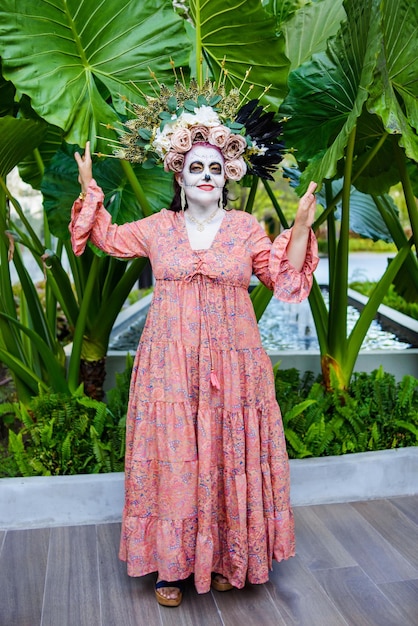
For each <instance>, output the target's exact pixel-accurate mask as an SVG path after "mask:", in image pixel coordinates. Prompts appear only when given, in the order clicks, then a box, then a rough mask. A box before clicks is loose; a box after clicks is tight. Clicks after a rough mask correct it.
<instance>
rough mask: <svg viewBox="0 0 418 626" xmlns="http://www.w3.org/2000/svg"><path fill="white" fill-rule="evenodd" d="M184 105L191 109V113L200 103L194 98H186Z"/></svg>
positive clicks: (187, 109)
mask: <svg viewBox="0 0 418 626" xmlns="http://www.w3.org/2000/svg"><path fill="white" fill-rule="evenodd" d="M183 106H184V108H185V109H186V111H190V112H191V113H194V110H195V109H197V108H198V106H199V105H198V104H197V102H194V101H193V100H185V101H184V102H183Z"/></svg>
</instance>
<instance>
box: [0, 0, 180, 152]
mask: <svg viewBox="0 0 418 626" xmlns="http://www.w3.org/2000/svg"><path fill="white" fill-rule="evenodd" d="M0 24H1V25H2V26H1V38H0V56H1V57H2V63H3V75H4V77H5V78H6V79H8V80H11V81H12V82H13V84H14V85H15V87H16V88H17V90H18V91H20V92H22V93H26V94H27V95H28V96H29V97H30V99H31V103H32V107H33V108H34V110H35V111H36V112H37V113H38V115H40V116H41V117H42V118H44V119H45V120H46V121H47V122H48V123H49V124H52V125H53V126H58V127H59V128H61V129H63V131H64V133H65V137H66V140H67V141H68V142H71V143H73V144H78V145H81V146H84V145H85V142H86V140H87V139H91V140H92V142H93V146H92V147H93V148H94V147H95V142H96V135H106V136H114V131H112V130H111V128H106V126H102V125H103V124H110V126H112V125H114V124H115V123H117V122H118V116H117V113H116V111H118V112H119V113H123V112H124V110H125V100H126V99H128V100H135V99H138V89H137V88H140V89H141V91H142V92H144V93H149V94H152V93H153V87H152V86H150V84H149V83H150V69H151V70H152V72H154V73H155V75H156V77H157V78H158V80H160V81H164V80H165V78H167V79H172V77H173V73H172V69H171V65H170V58H173V60H174V62H175V64H176V65H177V66H180V65H185V64H187V60H188V55H189V50H190V44H189V42H188V39H187V37H186V35H185V30H184V21H183V20H182V19H181V18H180V17H178V16H177V15H176V13H175V12H174V11H173V7H172V3H171V2H169V1H168V0H142V1H141V2H133V1H131V0H120V1H119V2H118V3H114V2H106V3H100V4H97V5H92V3H91V2H89V1H88V0H68V2H66V3H65V4H63V2H62V0H25V2H21V3H16V2H15V0H3V1H2V3H1V7H0ZM112 105H113V106H112Z"/></svg>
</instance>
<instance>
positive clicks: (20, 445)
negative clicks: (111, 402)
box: [2, 389, 125, 476]
mask: <svg viewBox="0 0 418 626" xmlns="http://www.w3.org/2000/svg"><path fill="white" fill-rule="evenodd" d="M15 413H16V417H17V418H18V420H19V421H20V428H19V429H15V430H17V432H15V430H12V429H9V453H10V458H11V459H12V461H10V462H13V463H14V464H15V465H16V467H17V468H18V472H17V474H18V475H21V476H55V475H66V474H68V475H69V474H88V473H101V472H112V471H122V470H123V460H124V453H125V445H124V440H125V421H124V420H123V419H117V418H115V417H114V415H113V414H112V413H111V411H110V410H109V409H108V407H107V406H106V404H105V403H103V402H99V401H97V400H93V399H91V398H88V397H86V396H84V395H83V394H82V391H81V390H80V389H79V390H77V391H76V392H75V393H74V394H72V395H68V394H59V393H49V392H41V393H40V395H38V396H37V397H35V398H33V399H32V402H31V403H30V405H28V406H25V405H24V404H23V403H19V404H18V403H16V404H15ZM3 465H4V464H2V466H3ZM3 471H5V470H4V467H3Z"/></svg>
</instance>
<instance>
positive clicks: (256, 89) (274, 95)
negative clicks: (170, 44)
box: [189, 0, 289, 107]
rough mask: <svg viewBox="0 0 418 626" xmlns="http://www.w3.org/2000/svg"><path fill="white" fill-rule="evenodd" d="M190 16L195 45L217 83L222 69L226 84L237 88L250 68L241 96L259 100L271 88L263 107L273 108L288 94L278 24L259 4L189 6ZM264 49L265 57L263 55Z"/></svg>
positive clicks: (232, 0)
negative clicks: (225, 75)
mask: <svg viewBox="0 0 418 626" xmlns="http://www.w3.org/2000/svg"><path fill="white" fill-rule="evenodd" d="M189 16H190V18H191V20H192V22H193V24H194V26H195V29H196V38H197V41H196V45H197V47H198V48H201V50H202V51H203V54H204V58H205V60H206V61H207V63H208V64H209V66H210V68H211V70H212V72H213V74H214V75H215V77H216V78H218V77H219V76H220V74H221V71H222V67H223V66H225V68H226V70H227V78H226V79H227V81H229V82H230V84H231V85H233V86H234V87H238V88H239V87H240V86H241V84H242V82H243V80H245V79H246V72H247V70H249V69H250V68H251V72H250V74H249V76H248V81H247V83H246V87H245V86H244V87H243V90H242V91H243V93H245V92H246V91H247V90H248V88H249V87H250V85H253V87H252V89H251V97H252V98H253V97H255V98H257V97H259V96H260V95H261V93H263V91H264V89H265V87H268V86H269V85H271V88H270V89H269V91H268V93H267V94H266V96H265V98H264V101H265V102H266V103H267V102H270V103H271V104H272V105H273V106H275V107H277V106H278V105H279V103H280V102H281V101H282V99H283V97H284V96H285V94H286V93H287V82H286V81H287V75H288V71H289V60H288V59H287V57H286V55H285V40H284V37H283V35H282V34H279V35H278V33H277V21H276V18H275V17H274V16H272V15H269V14H268V13H267V12H266V11H265V10H264V9H263V7H262V3H261V2H259V0H246V1H245V2H243V1H242V0H228V1H227V2H226V1H225V0H211V1H210V2H200V0H190V2H189ZM267 49H268V54H266V50H267Z"/></svg>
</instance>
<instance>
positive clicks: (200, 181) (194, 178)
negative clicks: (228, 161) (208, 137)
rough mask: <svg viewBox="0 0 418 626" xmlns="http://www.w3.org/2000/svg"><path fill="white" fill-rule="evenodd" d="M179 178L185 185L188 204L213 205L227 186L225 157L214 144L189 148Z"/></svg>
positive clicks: (180, 182)
mask: <svg viewBox="0 0 418 626" xmlns="http://www.w3.org/2000/svg"><path fill="white" fill-rule="evenodd" d="M177 180H178V182H179V184H180V185H181V186H183V187H184V191H185V194H186V198H187V202H188V204H193V203H195V204H199V205H201V206H204V205H213V204H215V203H216V204H217V203H218V201H219V199H220V198H221V197H222V190H223V188H224V186H225V172H224V158H223V156H222V154H221V152H220V151H219V150H218V149H217V148H214V147H212V146H208V145H202V144H197V145H195V146H193V147H192V148H191V150H189V152H188V153H187V154H186V157H185V159H184V167H183V171H182V172H181V174H179V175H178V177H177Z"/></svg>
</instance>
